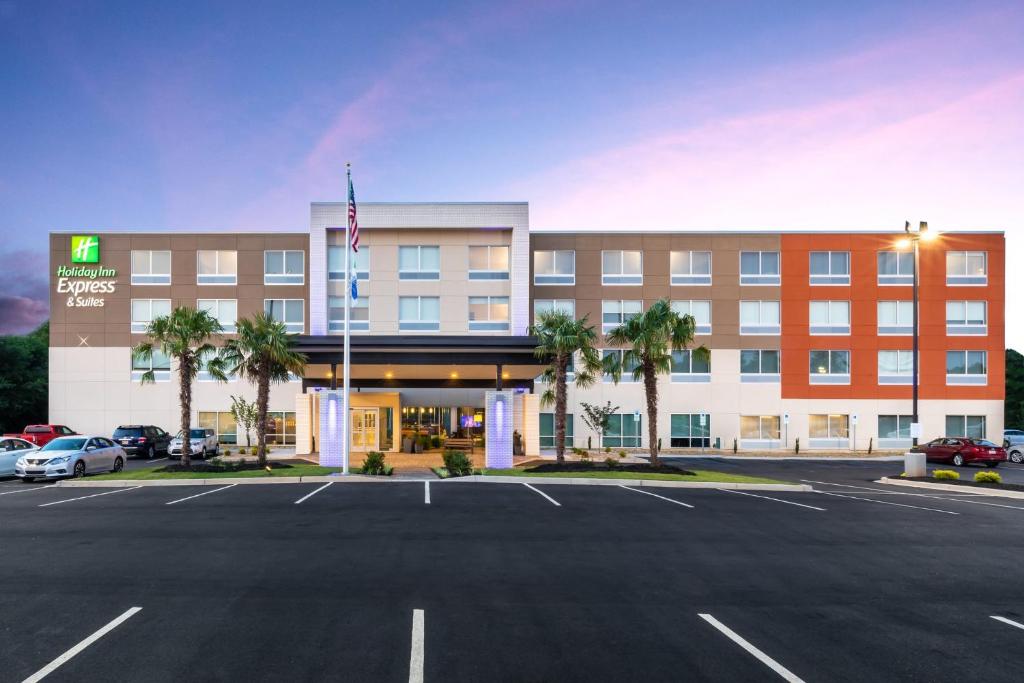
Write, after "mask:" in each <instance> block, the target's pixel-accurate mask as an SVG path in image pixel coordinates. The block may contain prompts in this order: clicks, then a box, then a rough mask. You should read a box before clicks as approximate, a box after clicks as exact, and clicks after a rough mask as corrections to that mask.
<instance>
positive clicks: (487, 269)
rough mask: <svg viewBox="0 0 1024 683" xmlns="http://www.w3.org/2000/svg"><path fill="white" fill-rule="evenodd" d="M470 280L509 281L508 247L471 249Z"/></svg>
mask: <svg viewBox="0 0 1024 683" xmlns="http://www.w3.org/2000/svg"><path fill="white" fill-rule="evenodd" d="M469 279H470V280H507V279H508V247H504V246H502V247H470V248H469Z"/></svg>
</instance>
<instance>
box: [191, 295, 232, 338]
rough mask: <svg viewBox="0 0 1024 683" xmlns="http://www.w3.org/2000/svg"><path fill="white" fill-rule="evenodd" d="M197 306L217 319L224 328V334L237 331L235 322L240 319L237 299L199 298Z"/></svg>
mask: <svg viewBox="0 0 1024 683" xmlns="http://www.w3.org/2000/svg"><path fill="white" fill-rule="evenodd" d="M196 307H197V308H198V309H199V310H200V311H206V312H207V313H209V314H210V315H211V316H212V317H213V318H214V319H216V321H217V322H219V323H220V326H221V327H222V328H223V332H224V334H232V333H234V332H235V323H236V322H237V321H238V300H237V299H199V300H198V301H197V302H196Z"/></svg>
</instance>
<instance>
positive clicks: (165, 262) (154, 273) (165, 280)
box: [132, 250, 171, 285]
mask: <svg viewBox="0 0 1024 683" xmlns="http://www.w3.org/2000/svg"><path fill="white" fill-rule="evenodd" d="M132 284H133V285H169V284H171V252H170V251H139V250H137V251H132Z"/></svg>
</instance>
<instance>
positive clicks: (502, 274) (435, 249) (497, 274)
mask: <svg viewBox="0 0 1024 683" xmlns="http://www.w3.org/2000/svg"><path fill="white" fill-rule="evenodd" d="M351 259H352V262H351V265H352V270H353V272H355V274H356V278H357V279H360V280H367V279H369V277H370V247H360V249H359V253H358V254H352V255H351ZM467 266H468V271H469V272H468V277H469V279H470V280H507V279H509V247H507V246H501V245H488V246H470V247H469V260H468V261H467ZM327 279H328V280H340V281H344V279H345V247H343V246H332V247H328V248H327ZM398 279H399V280H440V279H441V247H440V246H436V245H418V246H401V247H398Z"/></svg>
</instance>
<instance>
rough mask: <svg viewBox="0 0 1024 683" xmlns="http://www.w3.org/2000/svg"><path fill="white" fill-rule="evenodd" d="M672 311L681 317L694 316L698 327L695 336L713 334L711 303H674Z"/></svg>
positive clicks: (694, 301)
mask: <svg viewBox="0 0 1024 683" xmlns="http://www.w3.org/2000/svg"><path fill="white" fill-rule="evenodd" d="M672 310H673V311H675V312H676V313H677V314H679V315H680V316H684V315H691V316H693V319H694V322H695V323H696V326H695V328H694V334H711V302H710V301H696V300H689V301H673V302H672Z"/></svg>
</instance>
